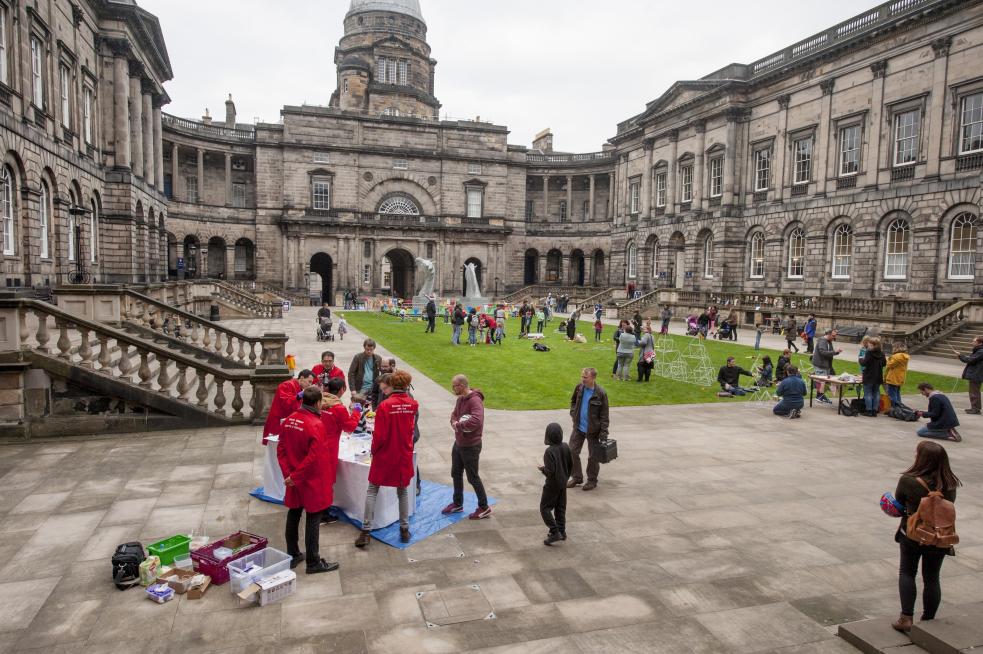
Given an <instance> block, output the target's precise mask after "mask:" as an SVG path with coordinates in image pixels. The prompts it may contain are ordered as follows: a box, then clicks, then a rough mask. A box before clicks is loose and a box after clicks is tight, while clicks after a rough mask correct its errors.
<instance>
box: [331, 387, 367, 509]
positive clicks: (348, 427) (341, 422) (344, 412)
mask: <svg viewBox="0 0 983 654" xmlns="http://www.w3.org/2000/svg"><path fill="white" fill-rule="evenodd" d="M344 389H345V381H344V380H343V379H338V378H337V377H332V378H331V379H330V380H328V387H327V389H326V390H325V392H324V395H323V398H322V399H321V422H323V423H324V429H325V431H326V432H327V434H328V440H327V443H328V456H330V457H331V458H332V459H333V460H334V461H335V466H336V467H337V462H338V443H339V442H340V441H341V433H342V432H349V433H350V432H352V431H354V430H355V428H356V427H357V426H358V421H359V420H360V419H361V417H362V405H361V404H358V403H357V402H356V403H354V404H352V412H351V413H349V412H348V409H346V408H345V405H344V404H342V403H341V399H340V398H341V394H342V393H344V392H345V390H344ZM335 522H338V516H337V515H335V514H334V513H332V511H331V509H330V508H329V509H327V510H325V511H324V513H322V514H321V523H322V524H326V525H330V524H333V523H335Z"/></svg>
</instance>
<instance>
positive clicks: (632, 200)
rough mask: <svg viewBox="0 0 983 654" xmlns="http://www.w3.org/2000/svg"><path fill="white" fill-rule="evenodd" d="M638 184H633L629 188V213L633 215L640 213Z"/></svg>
mask: <svg viewBox="0 0 983 654" xmlns="http://www.w3.org/2000/svg"><path fill="white" fill-rule="evenodd" d="M638 188H639V187H638V182H632V183H631V186H630V187H629V211H630V212H631V213H638V206H639V192H638Z"/></svg>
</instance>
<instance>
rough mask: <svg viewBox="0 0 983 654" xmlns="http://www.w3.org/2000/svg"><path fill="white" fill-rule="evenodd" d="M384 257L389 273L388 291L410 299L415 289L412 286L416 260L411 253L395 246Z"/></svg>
mask: <svg viewBox="0 0 983 654" xmlns="http://www.w3.org/2000/svg"><path fill="white" fill-rule="evenodd" d="M386 259H388V260H389V273H390V275H391V279H390V284H389V288H390V292H391V293H392V294H393V295H394V296H396V297H401V298H403V299H404V300H409V299H411V298H412V297H413V292H414V291H415V290H416V288H415V287H414V283H415V278H416V261H415V260H414V258H413V255H412V254H410V253H409V252H407V251H406V250H404V249H402V248H396V249H394V250H390V251H389V252H387V253H386Z"/></svg>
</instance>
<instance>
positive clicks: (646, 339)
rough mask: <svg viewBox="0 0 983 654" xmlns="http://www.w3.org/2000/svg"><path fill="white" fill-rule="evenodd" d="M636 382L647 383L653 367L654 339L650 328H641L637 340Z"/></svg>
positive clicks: (648, 326) (649, 326) (647, 326)
mask: <svg viewBox="0 0 983 654" xmlns="http://www.w3.org/2000/svg"><path fill="white" fill-rule="evenodd" d="M638 347H639V348H640V349H639V352H638V363H637V364H636V367H637V368H638V381H646V382H647V381H648V380H649V378H650V376H651V374H652V368H654V367H655V339H654V338H653V337H652V326H651V325H646V326H644V327H642V335H641V336H640V337H639V339H638Z"/></svg>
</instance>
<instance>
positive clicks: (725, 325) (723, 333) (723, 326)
mask: <svg viewBox="0 0 983 654" xmlns="http://www.w3.org/2000/svg"><path fill="white" fill-rule="evenodd" d="M730 332H731V326H730V323H729V322H727V321H726V320H725V321H723V322H722V323H720V327H718V328H717V340H721V341H723V340H727V339H729V338H730Z"/></svg>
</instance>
